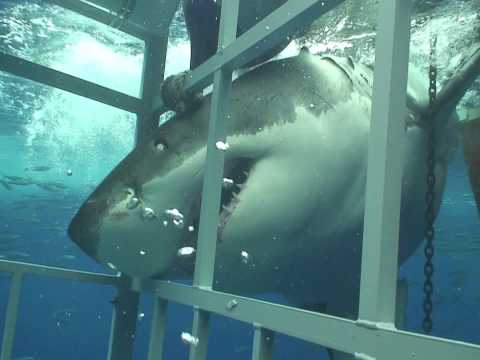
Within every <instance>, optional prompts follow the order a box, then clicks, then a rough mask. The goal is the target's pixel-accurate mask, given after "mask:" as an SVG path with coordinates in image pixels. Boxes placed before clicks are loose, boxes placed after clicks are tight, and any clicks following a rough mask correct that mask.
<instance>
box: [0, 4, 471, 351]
mask: <svg viewBox="0 0 480 360" xmlns="http://www.w3.org/2000/svg"><path fill="white" fill-rule="evenodd" d="M51 1H53V2H54V3H56V4H58V5H60V6H63V7H65V8H67V9H69V10H73V11H76V12H78V13H80V14H82V15H84V16H87V17H90V18H92V19H94V20H97V21H99V22H102V23H104V24H110V25H115V26H117V27H119V29H120V30H122V31H125V32H126V33H129V34H131V35H133V36H136V37H138V38H140V39H143V40H144V41H145V54H144V69H143V74H142V87H141V89H142V92H141V96H140V98H136V97H132V96H128V95H125V94H122V93H120V92H117V91H114V90H111V89H108V88H106V87H102V86H100V85H97V84H94V83H91V82H88V81H85V80H83V79H79V78H76V77H74V76H70V75H67V74H64V73H61V72H59V71H56V70H52V69H49V68H47V67H44V66H41V65H38V64H34V63H31V62H28V61H26V60H24V59H19V58H17V57H15V56H12V55H8V54H5V53H0V71H6V72H10V73H12V74H14V75H17V76H23V77H25V78H28V79H31V80H33V81H37V82H40V83H43V84H46V85H50V86H54V87H57V88H61V89H63V90H66V91H69V92H72V93H75V94H77V95H81V96H84V97H87V98H90V99H93V100H97V101H100V102H102V103H105V104H108V105H111V106H115V107H117V108H120V109H123V110H126V111H130V112H132V113H135V114H137V131H136V135H135V137H136V141H137V142H138V141H140V140H141V139H142V138H143V137H144V136H145V135H146V134H148V132H149V131H151V129H152V128H154V127H155V126H157V121H158V115H159V114H160V113H162V112H163V111H164V109H163V106H162V103H161V101H160V100H159V94H158V90H159V84H160V82H161V81H162V80H163V73H164V64H165V56H166V49H167V44H168V26H169V24H170V22H171V19H172V17H173V14H174V12H175V10H176V9H177V6H178V2H179V1H178V0H171V1H168V2H163V1H158V2H155V3H152V2H151V1H149V0H137V1H131V0H90V1H88V2H87V1H83V0H62V1H59V0H51ZM238 3H239V0H231V1H223V3H222V16H221V32H220V40H219V45H220V50H219V51H218V52H217V54H215V55H214V56H212V57H211V58H210V59H209V60H207V61H206V62H205V63H204V64H202V65H201V66H199V67H198V68H197V69H196V70H194V71H193V73H192V76H191V78H190V79H189V80H188V82H187V85H186V86H187V88H188V89H191V90H199V89H202V88H204V87H205V86H207V85H208V84H209V83H210V82H211V81H212V79H213V80H214V90H213V95H212V96H213V101H212V108H211V114H210V127H209V138H208V148H209V149H211V148H212V146H213V144H215V142H216V141H218V139H222V138H224V136H225V133H224V132H225V121H226V114H227V113H228V97H225V96H222V97H221V96H219V95H220V93H221V94H225V93H227V92H229V89H230V87H231V74H232V71H233V70H234V69H235V68H237V67H239V66H241V65H243V64H246V63H248V62H249V61H250V60H252V59H253V58H255V57H256V56H257V55H258V54H259V53H261V52H262V51H263V50H264V49H265V48H267V47H270V46H272V45H275V44H276V43H278V42H279V41H280V40H281V39H283V38H285V36H287V35H288V34H289V32H290V31H291V30H292V29H293V28H295V27H297V26H300V25H302V24H305V23H307V22H309V21H311V20H313V19H315V18H317V15H316V14H318V12H317V11H316V10H317V9H319V8H320V7H324V6H329V1H328V0H325V1H319V0H289V1H288V2H287V3H286V4H285V5H283V6H282V7H280V8H279V9H277V10H276V11H274V12H273V13H272V14H270V15H269V16H268V17H267V18H265V19H264V20H262V21H261V22H260V23H259V24H257V25H256V26H254V27H253V28H252V29H250V30H249V31H248V32H246V33H245V34H243V35H242V36H241V37H240V38H238V39H235V33H236V31H235V29H236V21H237V14H238ZM410 8H411V0H382V1H381V4H380V12H379V21H378V27H377V29H378V31H377V38H376V59H375V78H374V87H373V104H372V125H371V135H370V143H369V152H368V170H367V190H366V191H367V192H366V205H365V229H364V241H363V252H362V259H363V261H362V277H361V292H360V306H359V320H357V321H352V320H347V319H342V318H338V317H333V316H329V315H324V314H318V313H313V312H308V311H303V310H299V309H295V308H291V307H287V306H283V305H278V304H273V303H269V302H265V301H259V300H254V299H250V298H245V297H241V296H234V295H230V294H225V293H221V292H218V291H214V290H212V288H211V285H212V279H213V261H214V258H215V255H214V251H215V237H216V231H213V230H212V227H215V228H216V221H217V220H218V213H217V211H215V209H216V208H218V207H216V205H218V201H219V191H220V180H221V175H222V174H221V171H222V170H223V157H221V156H222V155H218V154H219V153H221V152H218V151H211V150H210V151H208V155H207V164H206V168H207V171H206V175H205V182H204V188H203V195H204V197H203V199H204V201H203V203H202V210H201V219H200V229H199V249H198V254H197V256H198V258H197V264H196V269H195V276H194V286H193V287H190V286H186V285H181V284H175V283H170V282H166V281H158V280H151V279H129V278H126V277H124V276H111V275H106V274H96V273H89V272H83V271H74V270H68V269H61V268H54V267H48V266H42V265H35V264H25V263H19V262H13V261H5V260H2V261H0V271H3V272H9V273H11V274H12V280H11V288H10V295H9V301H8V306H7V314H6V321H5V328H4V333H3V341H2V349H1V354H0V360H10V358H11V351H12V345H13V339H14V335H15V323H16V317H17V311H18V302H19V296H20V291H21V285H22V279H23V275H25V274H33V275H38V276H47V277H54V278H55V277H56V278H64V279H71V280H75V281H86V282H93V283H98V284H104V285H111V286H116V287H117V288H118V295H117V298H116V301H115V303H116V306H115V310H114V315H113V321H112V330H111V336H110V345H109V353H108V359H109V360H130V359H131V358H132V349H133V338H134V336H132V335H134V333H135V319H136V314H137V308H138V299H139V295H140V293H141V292H143V291H149V292H152V293H153V294H154V295H155V302H154V311H153V319H152V329H151V334H150V344H149V354H148V360H154V359H161V358H162V356H163V355H162V352H163V340H164V337H165V331H166V329H165V323H166V311H167V304H168V302H169V301H173V302H177V303H182V304H185V305H189V306H192V307H194V314H195V315H194V322H193V331H192V333H193V335H194V336H196V337H198V339H199V343H198V345H197V346H192V347H191V352H190V359H191V360H203V359H206V354H207V342H206V339H207V337H208V319H209V315H210V313H215V314H219V315H222V316H226V317H229V318H232V319H236V320H239V321H243V322H247V323H250V324H252V326H253V327H254V341H253V344H252V346H253V351H252V359H254V360H267V359H271V357H272V352H273V350H272V349H273V342H272V340H273V337H274V334H275V332H279V333H283V334H286V335H289V336H293V337H296V338H300V339H303V340H305V341H309V342H313V343H316V344H319V345H323V346H326V347H329V348H332V349H337V350H340V351H344V352H348V353H352V354H355V356H356V358H358V359H379V360H382V359H388V360H404V359H407V358H415V359H428V360H430V359H436V360H444V359H445V360H447V359H448V360H451V359H452V358H455V359H456V360H473V359H480V346H478V345H474V344H469V343H464V342H458V341H452V340H448V339H442V338H436V337H432V336H425V335H420V334H415V333H411V332H406V331H399V330H397V329H395V326H394V323H393V319H394V309H395V299H396V293H395V292H396V279H397V266H398V264H397V251H398V228H399V208H400V190H401V182H400V179H401V175H402V167H401V166H400V165H401V162H402V158H401V154H402V153H403V152H402V151H400V150H401V148H402V146H403V121H404V117H403V115H404V114H405V111H406V101H405V100H406V79H407V73H408V50H409V39H410V37H409V33H410V32H409V27H410ZM152 14H153V15H152ZM156 14H162V16H163V17H164V19H163V22H161V26H158V24H157V25H156V26H152V23H151V20H152V16H154V17H155V16H156ZM115 17H117V18H119V19H115ZM145 17H149V21H150V22H149V21H142V19H144V18H145ZM115 20H120V21H115ZM147 79H148V81H146V80H147ZM387 208H388V211H386V209H387ZM392 210H393V211H392ZM367 258H368V261H366V259H367ZM233 300H235V302H236V306H235V307H233V308H232V307H229V306H227V304H229V303H231V301H233ZM123 311H125V312H126V313H127V314H128V316H127V317H125V316H120V313H122V312H123Z"/></svg>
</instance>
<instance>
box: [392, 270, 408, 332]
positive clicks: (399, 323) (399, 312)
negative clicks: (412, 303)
mask: <svg viewBox="0 0 480 360" xmlns="http://www.w3.org/2000/svg"><path fill="white" fill-rule="evenodd" d="M407 303H408V283H407V279H400V280H398V281H397V302H396V307H395V327H396V328H397V329H399V330H403V329H405V326H406V324H407Z"/></svg>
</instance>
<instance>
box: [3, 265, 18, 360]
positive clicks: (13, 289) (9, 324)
mask: <svg viewBox="0 0 480 360" xmlns="http://www.w3.org/2000/svg"><path fill="white" fill-rule="evenodd" d="M22 281H23V274H22V273H21V272H14V273H13V275H12V279H11V284H10V293H9V294H8V305H7V314H6V319H5V326H4V330H3V340H2V351H1V353H0V360H10V359H11V357H12V349H13V341H14V338H15V326H16V324H17V314H18V303H19V301H20V292H21V290H22Z"/></svg>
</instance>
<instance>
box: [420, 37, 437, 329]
mask: <svg viewBox="0 0 480 360" xmlns="http://www.w3.org/2000/svg"><path fill="white" fill-rule="evenodd" d="M436 46H437V37H436V36H432V38H431V39H430V68H429V72H428V77H429V80H430V86H429V90H428V94H429V119H428V120H429V121H428V129H429V133H428V143H427V146H428V149H427V151H428V153H427V193H426V197H425V201H426V204H427V209H426V211H425V239H426V240H427V243H426V244H425V248H424V253H425V266H424V268H423V272H424V274H425V282H424V284H423V292H424V295H425V298H424V300H423V312H424V318H423V323H422V327H423V331H424V332H425V333H426V334H430V333H431V332H432V327H433V322H432V313H433V302H432V295H433V281H432V279H433V253H434V247H433V239H434V236H435V228H434V226H433V223H434V217H435V210H434V202H435V126H434V119H433V115H434V114H433V108H434V104H435V100H436V97H437V65H436V56H435V55H436Z"/></svg>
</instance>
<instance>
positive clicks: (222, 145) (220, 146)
mask: <svg viewBox="0 0 480 360" xmlns="http://www.w3.org/2000/svg"><path fill="white" fill-rule="evenodd" d="M215 146H216V147H217V149H218V150H222V151H225V150H228V148H229V147H230V145H228V143H226V142H223V141H217V142H216V143H215Z"/></svg>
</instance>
